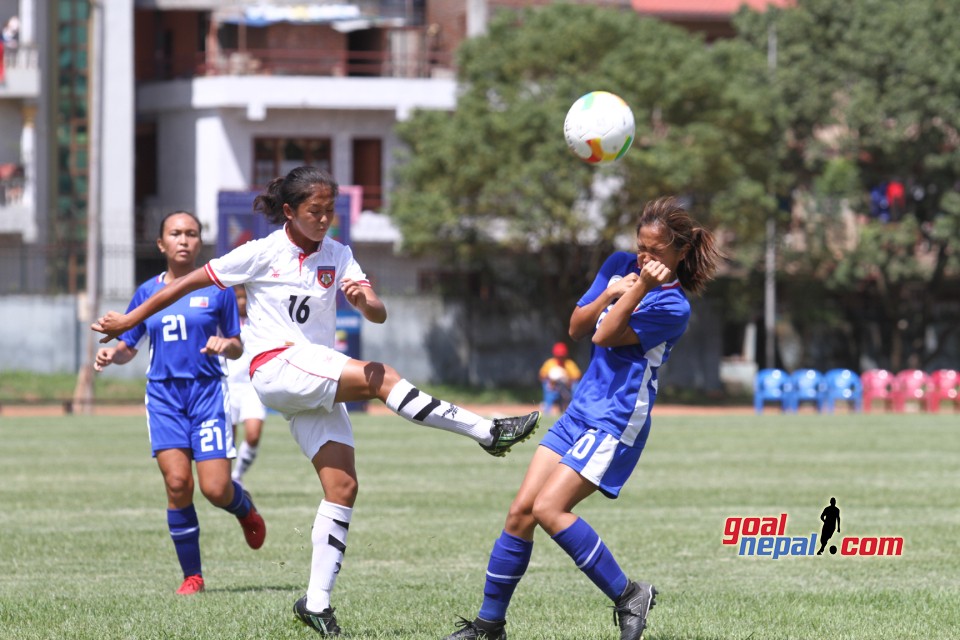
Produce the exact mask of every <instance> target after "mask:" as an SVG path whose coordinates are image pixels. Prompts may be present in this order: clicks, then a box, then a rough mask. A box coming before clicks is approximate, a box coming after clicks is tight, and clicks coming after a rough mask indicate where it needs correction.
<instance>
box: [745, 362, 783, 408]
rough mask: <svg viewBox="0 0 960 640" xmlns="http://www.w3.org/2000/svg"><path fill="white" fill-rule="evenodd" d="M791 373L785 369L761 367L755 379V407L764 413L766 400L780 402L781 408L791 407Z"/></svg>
mask: <svg viewBox="0 0 960 640" xmlns="http://www.w3.org/2000/svg"><path fill="white" fill-rule="evenodd" d="M790 389H791V384H790V375H789V374H788V373H787V372H786V371H784V370H783V369H761V370H760V371H758V372H757V377H756V378H754V380H753V408H754V409H755V410H756V412H757V413H763V405H764V403H766V402H779V403H780V410H781V411H787V410H788V409H789V401H788V398H789V394H790Z"/></svg>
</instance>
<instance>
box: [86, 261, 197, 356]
mask: <svg viewBox="0 0 960 640" xmlns="http://www.w3.org/2000/svg"><path fill="white" fill-rule="evenodd" d="M211 284H213V281H212V280H210V276H208V275H207V272H206V270H204V268H203V267H200V268H199V269H195V270H194V271H191V272H190V273H188V274H187V275H185V276H183V277H182V278H177V279H176V280H174V281H173V282H171V283H170V284H168V285H167V286H165V287H163V288H162V289H160V290H159V291H157V292H156V293H155V294H153V295H152V296H150V297H149V298H147V299H146V300H144V301H143V303H142V304H141V305H140V306H139V307H137V308H136V309H132V310H131V311H130V313H117V312H116V311H108V312H107V313H106V315H104V316H103V317H102V318H100V319H99V320H98V321H97V322H94V323H93V324H92V325H90V328H91V329H93V330H94V331H99V332H100V333H102V334H104V337H103V338H101V339H100V342H109V341H110V340H113V339H114V338H116V337H118V336H119V335H120V334H122V333H123V332H124V331H129V330H130V329H132V328H133V327H135V326H137V325H138V324H140V323H141V322H143V321H144V320H146V319H147V318H149V317H150V316H152V315H153V314H155V313H156V312H157V311H160V310H161V309H165V308H167V307H169V306H170V305H171V304H173V303H174V302H176V301H177V300H179V299H180V298H182V297H183V296H185V295H187V294H188V293H190V292H191V291H196V290H197V289H202V288H203V287H208V286H210V285H211Z"/></svg>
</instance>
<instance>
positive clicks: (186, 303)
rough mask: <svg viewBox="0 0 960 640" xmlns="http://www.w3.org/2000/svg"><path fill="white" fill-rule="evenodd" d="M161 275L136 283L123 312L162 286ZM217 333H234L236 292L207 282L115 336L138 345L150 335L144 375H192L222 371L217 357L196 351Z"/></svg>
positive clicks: (206, 375) (237, 317)
mask: <svg viewBox="0 0 960 640" xmlns="http://www.w3.org/2000/svg"><path fill="white" fill-rule="evenodd" d="M163 276H164V274H162V273H161V274H160V275H159V276H156V277H155V278H151V279H150V280H147V281H146V282H144V283H143V284H141V285H140V286H139V287H138V288H137V292H136V293H135V294H133V300H131V301H130V306H129V307H127V312H128V313H129V312H130V311H131V310H132V309H134V308H135V307H137V306H139V305H140V304H141V303H142V302H143V301H144V300H146V299H147V298H149V297H150V296H151V295H153V294H154V293H156V292H157V291H159V290H160V289H162V288H163V287H164V286H165V285H164V282H163ZM218 334H219V335H222V336H224V337H227V338H232V337H234V336H238V335H240V314H239V312H238V311H237V296H236V294H235V293H234V292H233V289H232V288H228V289H219V288H217V287H214V286H209V287H205V288H203V289H199V290H197V291H194V292H192V293H190V294H189V295H186V296H184V297H182V298H180V299H179V300H177V301H176V302H174V303H173V304H171V305H170V306H169V307H167V308H166V309H163V310H162V311H158V312H157V313H156V314H154V315H152V316H150V317H149V318H147V319H146V321H144V322H141V323H140V324H138V325H137V326H135V327H134V328H133V329H130V330H129V331H127V332H126V333H124V334H123V335H121V336H120V338H119V339H120V340H123V341H124V342H125V343H126V344H127V346H129V347H133V348H135V349H138V348H140V343H141V342H142V341H143V340H144V339H145V338H147V337H149V338H150V364H149V366H148V368H147V379H148V380H170V379H189V380H192V379H195V378H220V377H222V376H224V375H226V373H225V368H224V365H223V362H222V359H221V358H220V357H218V356H208V355H205V354H203V353H200V350H201V349H203V348H204V347H205V346H207V340H208V339H209V338H210V336H214V335H218ZM161 345H162V348H160V347H161Z"/></svg>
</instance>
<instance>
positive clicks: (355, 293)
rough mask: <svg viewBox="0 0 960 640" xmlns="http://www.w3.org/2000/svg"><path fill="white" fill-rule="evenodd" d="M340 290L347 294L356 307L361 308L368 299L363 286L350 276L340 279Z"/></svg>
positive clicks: (348, 299)
mask: <svg viewBox="0 0 960 640" xmlns="http://www.w3.org/2000/svg"><path fill="white" fill-rule="evenodd" d="M340 290H341V291H343V295H344V296H346V298H347V301H348V302H349V303H350V304H352V305H353V306H354V307H357V308H359V307H360V305H362V304H363V303H364V302H366V301H367V296H366V294H365V293H364V291H363V286H362V285H360V284H359V283H357V282H356V281H355V280H351V279H350V278H344V279H343V280H341V281H340Z"/></svg>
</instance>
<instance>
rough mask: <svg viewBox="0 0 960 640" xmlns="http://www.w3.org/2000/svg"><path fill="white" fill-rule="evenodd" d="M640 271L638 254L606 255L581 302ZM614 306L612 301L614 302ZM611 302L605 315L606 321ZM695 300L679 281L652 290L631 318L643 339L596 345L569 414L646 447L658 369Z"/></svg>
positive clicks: (622, 252)
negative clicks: (606, 345) (621, 343)
mask: <svg viewBox="0 0 960 640" xmlns="http://www.w3.org/2000/svg"><path fill="white" fill-rule="evenodd" d="M630 273H636V274H639V273H640V268H639V267H638V266H637V256H636V254H633V253H627V252H624V251H619V252H617V253H614V254H613V255H612V256H610V257H609V258H607V260H606V262H604V264H603V266H602V267H600V271H599V272H598V273H597V277H596V279H595V280H594V281H593V285H591V287H590V289H589V290H588V291H587V292H586V293H585V294H584V295H583V297H582V298H580V301H579V302H578V303H577V306H580V307H582V306H584V305H586V304H589V303H591V302H593V301H594V300H596V299H597V298H598V297H599V296H600V294H602V293H603V292H604V291H605V290H606V288H607V287H608V286H609V285H610V283H611V282H616V281H617V280H619V279H620V278H623V277H624V276H626V275H628V274H630ZM611 306H612V305H611ZM607 311H609V307H608V308H607V309H606V310H605V311H604V312H603V313H601V314H600V318H599V319H598V321H597V326H599V325H600V323H601V322H603V318H604V317H605V316H606V314H607ZM689 319H690V303H689V302H688V301H687V296H686V295H685V294H684V293H683V289H681V288H680V283H679V282H678V281H674V282H672V283H669V284H664V285H661V286H659V287H657V288H656V289H653V290H652V291H650V292H649V293H648V294H647V295H645V296H644V297H643V300H641V301H640V304H639V305H638V306H637V308H636V309H634V311H633V314H632V315H631V317H630V321H629V323H630V327H631V328H632V329H633V330H634V331H635V332H636V334H637V338H638V339H639V340H640V344H635V345H626V346H622V347H599V346H596V345H594V347H593V350H592V352H591V355H590V365H589V366H588V367H587V370H586V371H585V372H584V374H583V378H582V379H581V380H580V382H579V383H578V384H577V388H576V392H575V393H574V396H573V400H572V401H571V403H570V406H569V407H567V413H568V414H570V415H572V416H573V417H575V418H578V419H579V420H581V421H583V422H585V423H587V424H589V425H591V426H594V427H596V428H597V429H600V430H602V431H604V432H606V433H609V434H611V435H613V436H615V437H617V438H619V440H620V442H622V443H624V444H626V445H628V446H635V447H641V448H642V447H643V445H644V444H645V443H646V440H647V434H648V433H649V431H650V410H651V409H652V408H653V403H654V400H656V397H657V370H658V369H659V368H660V366H661V365H662V364H663V363H664V362H666V361H667V358H668V357H670V350H671V349H672V348H673V345H674V344H676V342H677V340H678V339H679V338H680V336H682V335H683V332H684V331H686V329H687V321H688V320H689Z"/></svg>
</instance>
